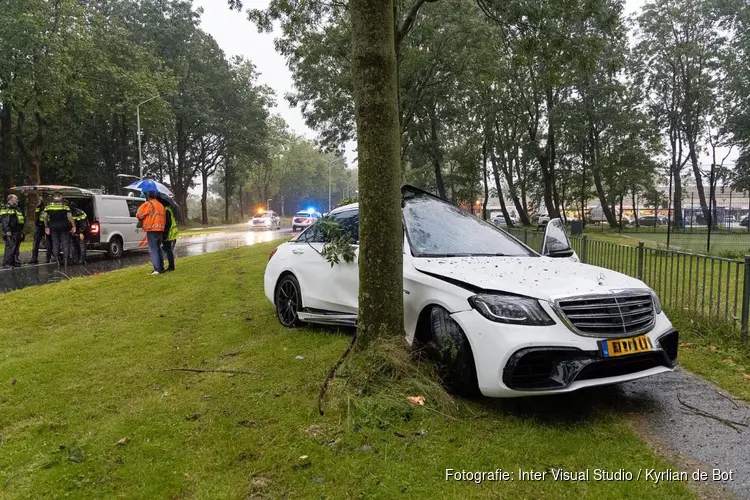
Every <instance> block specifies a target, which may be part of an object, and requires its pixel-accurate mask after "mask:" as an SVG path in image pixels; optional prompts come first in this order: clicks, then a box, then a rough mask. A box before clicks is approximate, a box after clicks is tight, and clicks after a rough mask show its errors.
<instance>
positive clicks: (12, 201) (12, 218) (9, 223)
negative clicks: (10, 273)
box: [0, 194, 24, 269]
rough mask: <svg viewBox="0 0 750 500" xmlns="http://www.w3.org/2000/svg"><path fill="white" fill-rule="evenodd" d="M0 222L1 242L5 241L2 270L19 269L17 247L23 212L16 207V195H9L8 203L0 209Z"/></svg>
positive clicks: (19, 239) (19, 242) (21, 230)
mask: <svg viewBox="0 0 750 500" xmlns="http://www.w3.org/2000/svg"><path fill="white" fill-rule="evenodd" d="M0 222H2V231H3V240H4V241H5V253H4V254H3V269H9V268H11V267H19V266H20V265H21V263H20V262H19V261H18V247H19V246H20V245H21V234H22V233H23V225H24V216H23V211H21V209H20V208H19V207H18V197H17V196H16V195H14V194H11V195H9V196H8V203H6V204H5V205H4V206H3V208H2V209H0Z"/></svg>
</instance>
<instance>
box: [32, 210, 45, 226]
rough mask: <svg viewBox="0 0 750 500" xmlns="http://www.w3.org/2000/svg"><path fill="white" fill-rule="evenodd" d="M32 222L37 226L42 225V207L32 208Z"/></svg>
mask: <svg viewBox="0 0 750 500" xmlns="http://www.w3.org/2000/svg"><path fill="white" fill-rule="evenodd" d="M34 223H35V224H36V225H37V226H39V227H44V209H43V208H41V207H36V208H35V209H34Z"/></svg>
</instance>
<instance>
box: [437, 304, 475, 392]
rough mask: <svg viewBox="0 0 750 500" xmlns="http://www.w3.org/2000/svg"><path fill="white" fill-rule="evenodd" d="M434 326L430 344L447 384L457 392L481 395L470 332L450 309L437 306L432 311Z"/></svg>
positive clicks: (448, 387) (451, 389)
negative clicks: (461, 325) (457, 320)
mask: <svg viewBox="0 0 750 500" xmlns="http://www.w3.org/2000/svg"><path fill="white" fill-rule="evenodd" d="M430 328H431V330H432V335H431V337H432V338H431V339H430V341H429V343H428V348H429V350H430V351H431V354H432V356H433V358H434V359H435V360H436V361H437V364H438V372H439V374H440V378H441V381H442V383H443V385H444V386H445V387H446V388H447V389H448V390H450V391H451V392H453V393H455V394H463V395H467V396H474V395H477V394H478V393H479V384H478V382H477V368H476V365H475V364H474V354H473V353H472V352H471V345H469V339H467V338H466V334H465V333H464V332H463V330H461V327H460V326H459V325H458V323H456V322H455V321H454V320H453V318H451V316H450V313H449V312H448V311H446V310H445V309H443V308H442V307H437V306H435V307H433V308H432V311H430Z"/></svg>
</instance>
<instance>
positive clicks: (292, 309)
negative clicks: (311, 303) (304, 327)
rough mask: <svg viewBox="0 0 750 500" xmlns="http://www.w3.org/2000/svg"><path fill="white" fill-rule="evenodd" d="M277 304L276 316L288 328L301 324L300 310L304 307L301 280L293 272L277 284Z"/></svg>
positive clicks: (275, 298)
mask: <svg viewBox="0 0 750 500" xmlns="http://www.w3.org/2000/svg"><path fill="white" fill-rule="evenodd" d="M274 303H275V304H276V316H277V317H278V318H279V322H281V324H282V325H284V326H285V327H287V328H294V327H297V326H299V324H300V320H299V314H298V313H299V310H300V309H301V308H302V293H300V289H299V282H298V281H297V278H295V277H294V276H293V275H291V274H287V275H286V276H284V277H283V278H281V280H280V281H279V283H278V285H276V294H275V296H274Z"/></svg>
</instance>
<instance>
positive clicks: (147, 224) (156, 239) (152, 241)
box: [135, 182, 166, 276]
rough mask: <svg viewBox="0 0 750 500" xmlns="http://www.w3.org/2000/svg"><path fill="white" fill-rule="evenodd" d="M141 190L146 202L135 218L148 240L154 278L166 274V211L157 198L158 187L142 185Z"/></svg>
mask: <svg viewBox="0 0 750 500" xmlns="http://www.w3.org/2000/svg"><path fill="white" fill-rule="evenodd" d="M141 189H143V191H144V192H145V193H146V201H145V202H144V203H143V204H142V205H141V206H140V207H138V212H136V214H135V216H136V218H137V219H138V222H139V223H140V225H141V227H142V228H143V230H144V231H145V232H146V238H147V240H148V252H149V254H150V255H151V264H152V265H153V267H154V272H152V273H151V275H152V276H154V275H157V274H162V273H163V272H164V254H163V253H162V243H163V233H164V227H165V226H166V211H165V210H164V205H162V204H161V202H160V201H159V200H158V199H157V197H156V185H153V186H150V185H145V182H144V183H143V184H141Z"/></svg>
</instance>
